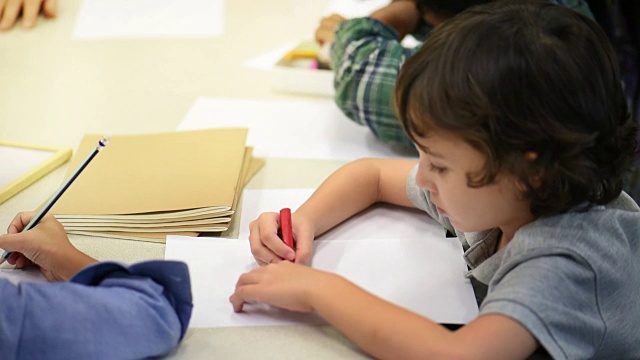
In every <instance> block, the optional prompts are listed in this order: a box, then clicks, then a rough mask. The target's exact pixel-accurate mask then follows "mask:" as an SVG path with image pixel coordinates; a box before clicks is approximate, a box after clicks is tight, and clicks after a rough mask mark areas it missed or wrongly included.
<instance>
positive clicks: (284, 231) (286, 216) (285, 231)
mask: <svg viewBox="0 0 640 360" xmlns="http://www.w3.org/2000/svg"><path fill="white" fill-rule="evenodd" d="M280 234H281V235H282V241H284V243H285V244H286V245H287V246H288V247H290V248H292V249H293V250H295V245H294V244H293V227H292V225H291V209H289V208H284V209H282V210H280Z"/></svg>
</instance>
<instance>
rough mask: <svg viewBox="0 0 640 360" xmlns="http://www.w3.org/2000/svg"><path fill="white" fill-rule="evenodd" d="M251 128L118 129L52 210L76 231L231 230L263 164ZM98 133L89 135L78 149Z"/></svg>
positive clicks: (154, 235)
mask: <svg viewBox="0 0 640 360" xmlns="http://www.w3.org/2000/svg"><path fill="white" fill-rule="evenodd" d="M246 136H247V129H208V130H197V131H185V132H173V133H163V134H148V135H122V136H114V137H112V139H111V142H110V143H109V146H108V147H107V148H105V150H103V151H102V152H101V153H100V155H99V156H97V157H96V158H95V159H94V160H93V161H92V163H91V164H90V165H89V166H88V167H87V168H86V169H85V170H84V172H83V173H82V174H81V175H80V176H79V177H78V178H77V179H76V181H75V182H74V183H73V185H72V186H71V187H70V188H69V189H68V190H67V192H66V193H65V194H64V195H63V196H62V198H61V199H60V200H59V201H58V203H57V204H56V205H55V206H54V207H53V209H52V213H53V214H55V216H56V217H57V218H58V220H60V222H61V223H62V224H63V225H64V227H65V229H66V230H67V232H68V233H70V234H82V235H91V236H103V237H112V238H125V239H132V240H144V241H154V242H164V237H165V236H166V235H167V234H180V233H182V234H185V233H188V234H197V233H199V232H221V231H225V230H227V229H228V226H229V221H230V220H231V218H230V216H232V214H233V213H234V210H235V207H236V204H237V201H238V198H239V196H240V193H241V191H242V188H243V186H244V185H245V183H246V182H248V181H249V179H250V178H251V177H252V176H253V175H254V174H255V173H256V172H257V171H258V170H259V169H260V168H261V167H262V166H263V165H264V159H256V158H253V157H252V153H253V148H251V147H247V146H246V144H245V141H246ZM98 138H99V136H97V135H87V136H85V138H84V139H83V140H82V143H81V144H80V146H79V148H78V150H77V152H76V153H77V154H83V153H86V152H88V151H89V150H90V148H91V147H92V146H94V144H95V142H96V141H97V139H98ZM80 161H82V159H78V158H74V159H73V160H72V164H71V166H70V169H73V168H75V166H76V164H78V163H79V162H80Z"/></svg>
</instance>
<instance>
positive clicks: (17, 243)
mask: <svg viewBox="0 0 640 360" xmlns="http://www.w3.org/2000/svg"><path fill="white" fill-rule="evenodd" d="M28 237H29V234H28V233H15V234H4V235H0V248H2V249H3V250H4V251H7V252H13V251H17V252H21V253H24V250H25V248H26V245H27V244H28V240H27V239H28Z"/></svg>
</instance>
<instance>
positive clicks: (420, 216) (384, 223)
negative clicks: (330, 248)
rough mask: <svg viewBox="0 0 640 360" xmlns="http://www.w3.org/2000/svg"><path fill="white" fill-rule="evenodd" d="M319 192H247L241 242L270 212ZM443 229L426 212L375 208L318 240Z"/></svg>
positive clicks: (410, 235)
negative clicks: (257, 222)
mask: <svg viewBox="0 0 640 360" xmlns="http://www.w3.org/2000/svg"><path fill="white" fill-rule="evenodd" d="M314 190H315V189H269V190H252V189H246V190H244V192H243V194H242V210H241V213H240V232H239V235H238V237H239V238H240V239H248V238H249V223H250V222H251V221H253V220H255V219H257V218H258V216H259V215H260V214H262V213H263V212H267V211H274V212H278V211H279V210H280V209H282V208H285V207H288V208H291V211H292V212H293V211H295V210H296V209H297V208H298V207H300V205H302V203H303V202H305V200H307V199H308V198H309V196H311V194H312V193H313V192H314ZM444 235H445V231H444V229H443V228H442V226H441V225H440V224H439V223H437V222H436V221H435V220H433V219H432V218H431V217H430V216H429V215H427V214H426V213H425V212H424V211H422V210H417V209H408V208H403V207H400V206H394V205H386V204H379V205H375V206H373V207H371V208H369V209H367V210H365V211H363V212H361V213H360V214H358V215H355V216H354V217H352V218H350V219H349V220H347V221H345V222H344V223H342V224H340V225H338V226H337V227H335V228H333V229H332V230H330V231H329V232H327V233H325V234H323V235H322V236H320V237H318V238H317V239H316V240H318V241H320V240H324V239H327V240H328V239H331V240H349V239H355V240H364V239H413V240H421V239H428V238H436V239H437V238H440V237H444Z"/></svg>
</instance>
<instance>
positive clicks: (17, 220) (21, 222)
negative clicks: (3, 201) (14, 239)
mask: <svg viewBox="0 0 640 360" xmlns="http://www.w3.org/2000/svg"><path fill="white" fill-rule="evenodd" d="M35 214H36V213H35V212H34V211H25V212H21V213H18V215H16V216H15V217H14V218H13V220H11V224H9V227H8V228H7V233H9V234H16V233H19V232H22V230H23V229H24V228H25V227H26V226H27V224H29V222H30V221H31V219H32V218H33V217H34V216H35Z"/></svg>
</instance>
